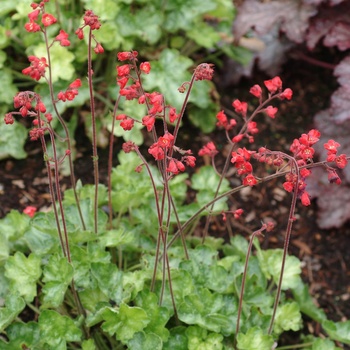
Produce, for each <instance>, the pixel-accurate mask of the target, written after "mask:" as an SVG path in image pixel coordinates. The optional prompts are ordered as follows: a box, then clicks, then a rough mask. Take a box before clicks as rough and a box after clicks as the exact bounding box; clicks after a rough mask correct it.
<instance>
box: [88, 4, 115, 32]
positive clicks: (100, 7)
mask: <svg viewBox="0 0 350 350" xmlns="http://www.w3.org/2000/svg"><path fill="white" fill-rule="evenodd" d="M82 2H83V3H84V4H85V8H87V9H93V10H94V12H95V13H96V14H97V15H98V16H99V18H100V19H101V21H110V20H114V19H115V18H116V16H117V14H118V13H119V11H120V6H119V4H118V2H115V1H114V0H103V1H101V0H83V1H82ZM102 27H103V26H102ZM102 27H101V28H102Z"/></svg>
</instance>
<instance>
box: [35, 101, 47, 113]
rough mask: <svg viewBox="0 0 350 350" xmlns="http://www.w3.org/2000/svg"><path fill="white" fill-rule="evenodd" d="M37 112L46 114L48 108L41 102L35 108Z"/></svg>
mask: <svg viewBox="0 0 350 350" xmlns="http://www.w3.org/2000/svg"><path fill="white" fill-rule="evenodd" d="M35 110H36V111H40V112H41V113H45V112H46V107H45V105H44V104H43V103H42V102H41V101H38V102H37V104H36V106H35Z"/></svg>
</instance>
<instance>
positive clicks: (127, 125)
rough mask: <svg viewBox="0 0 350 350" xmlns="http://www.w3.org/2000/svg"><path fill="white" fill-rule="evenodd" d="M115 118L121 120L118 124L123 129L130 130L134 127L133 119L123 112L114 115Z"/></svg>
mask: <svg viewBox="0 0 350 350" xmlns="http://www.w3.org/2000/svg"><path fill="white" fill-rule="evenodd" d="M115 119H116V120H121V122H120V126H121V127H122V128H123V129H124V130H125V131H128V130H131V129H132V128H133V127H134V119H132V118H130V117H128V116H127V115H125V114H119V115H117V116H116V117H115Z"/></svg>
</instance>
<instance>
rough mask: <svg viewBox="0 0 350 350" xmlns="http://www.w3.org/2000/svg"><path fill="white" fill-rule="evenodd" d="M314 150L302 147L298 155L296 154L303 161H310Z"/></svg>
mask: <svg viewBox="0 0 350 350" xmlns="http://www.w3.org/2000/svg"><path fill="white" fill-rule="evenodd" d="M314 153H315V150H314V149H313V148H311V147H305V146H304V147H302V148H301V150H300V153H299V154H298V156H299V157H301V158H302V159H304V160H308V159H312V157H313V156H314Z"/></svg>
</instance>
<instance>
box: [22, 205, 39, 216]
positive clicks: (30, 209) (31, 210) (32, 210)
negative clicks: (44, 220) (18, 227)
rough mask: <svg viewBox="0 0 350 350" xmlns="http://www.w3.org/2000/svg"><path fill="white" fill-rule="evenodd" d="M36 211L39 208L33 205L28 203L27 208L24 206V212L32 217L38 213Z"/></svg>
mask: <svg viewBox="0 0 350 350" xmlns="http://www.w3.org/2000/svg"><path fill="white" fill-rule="evenodd" d="M36 211H37V208H35V207H32V206H31V205H28V206H27V207H26V208H24V210H23V213H24V214H26V215H28V216H29V217H31V218H32V217H33V216H34V214H35V213H36Z"/></svg>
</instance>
